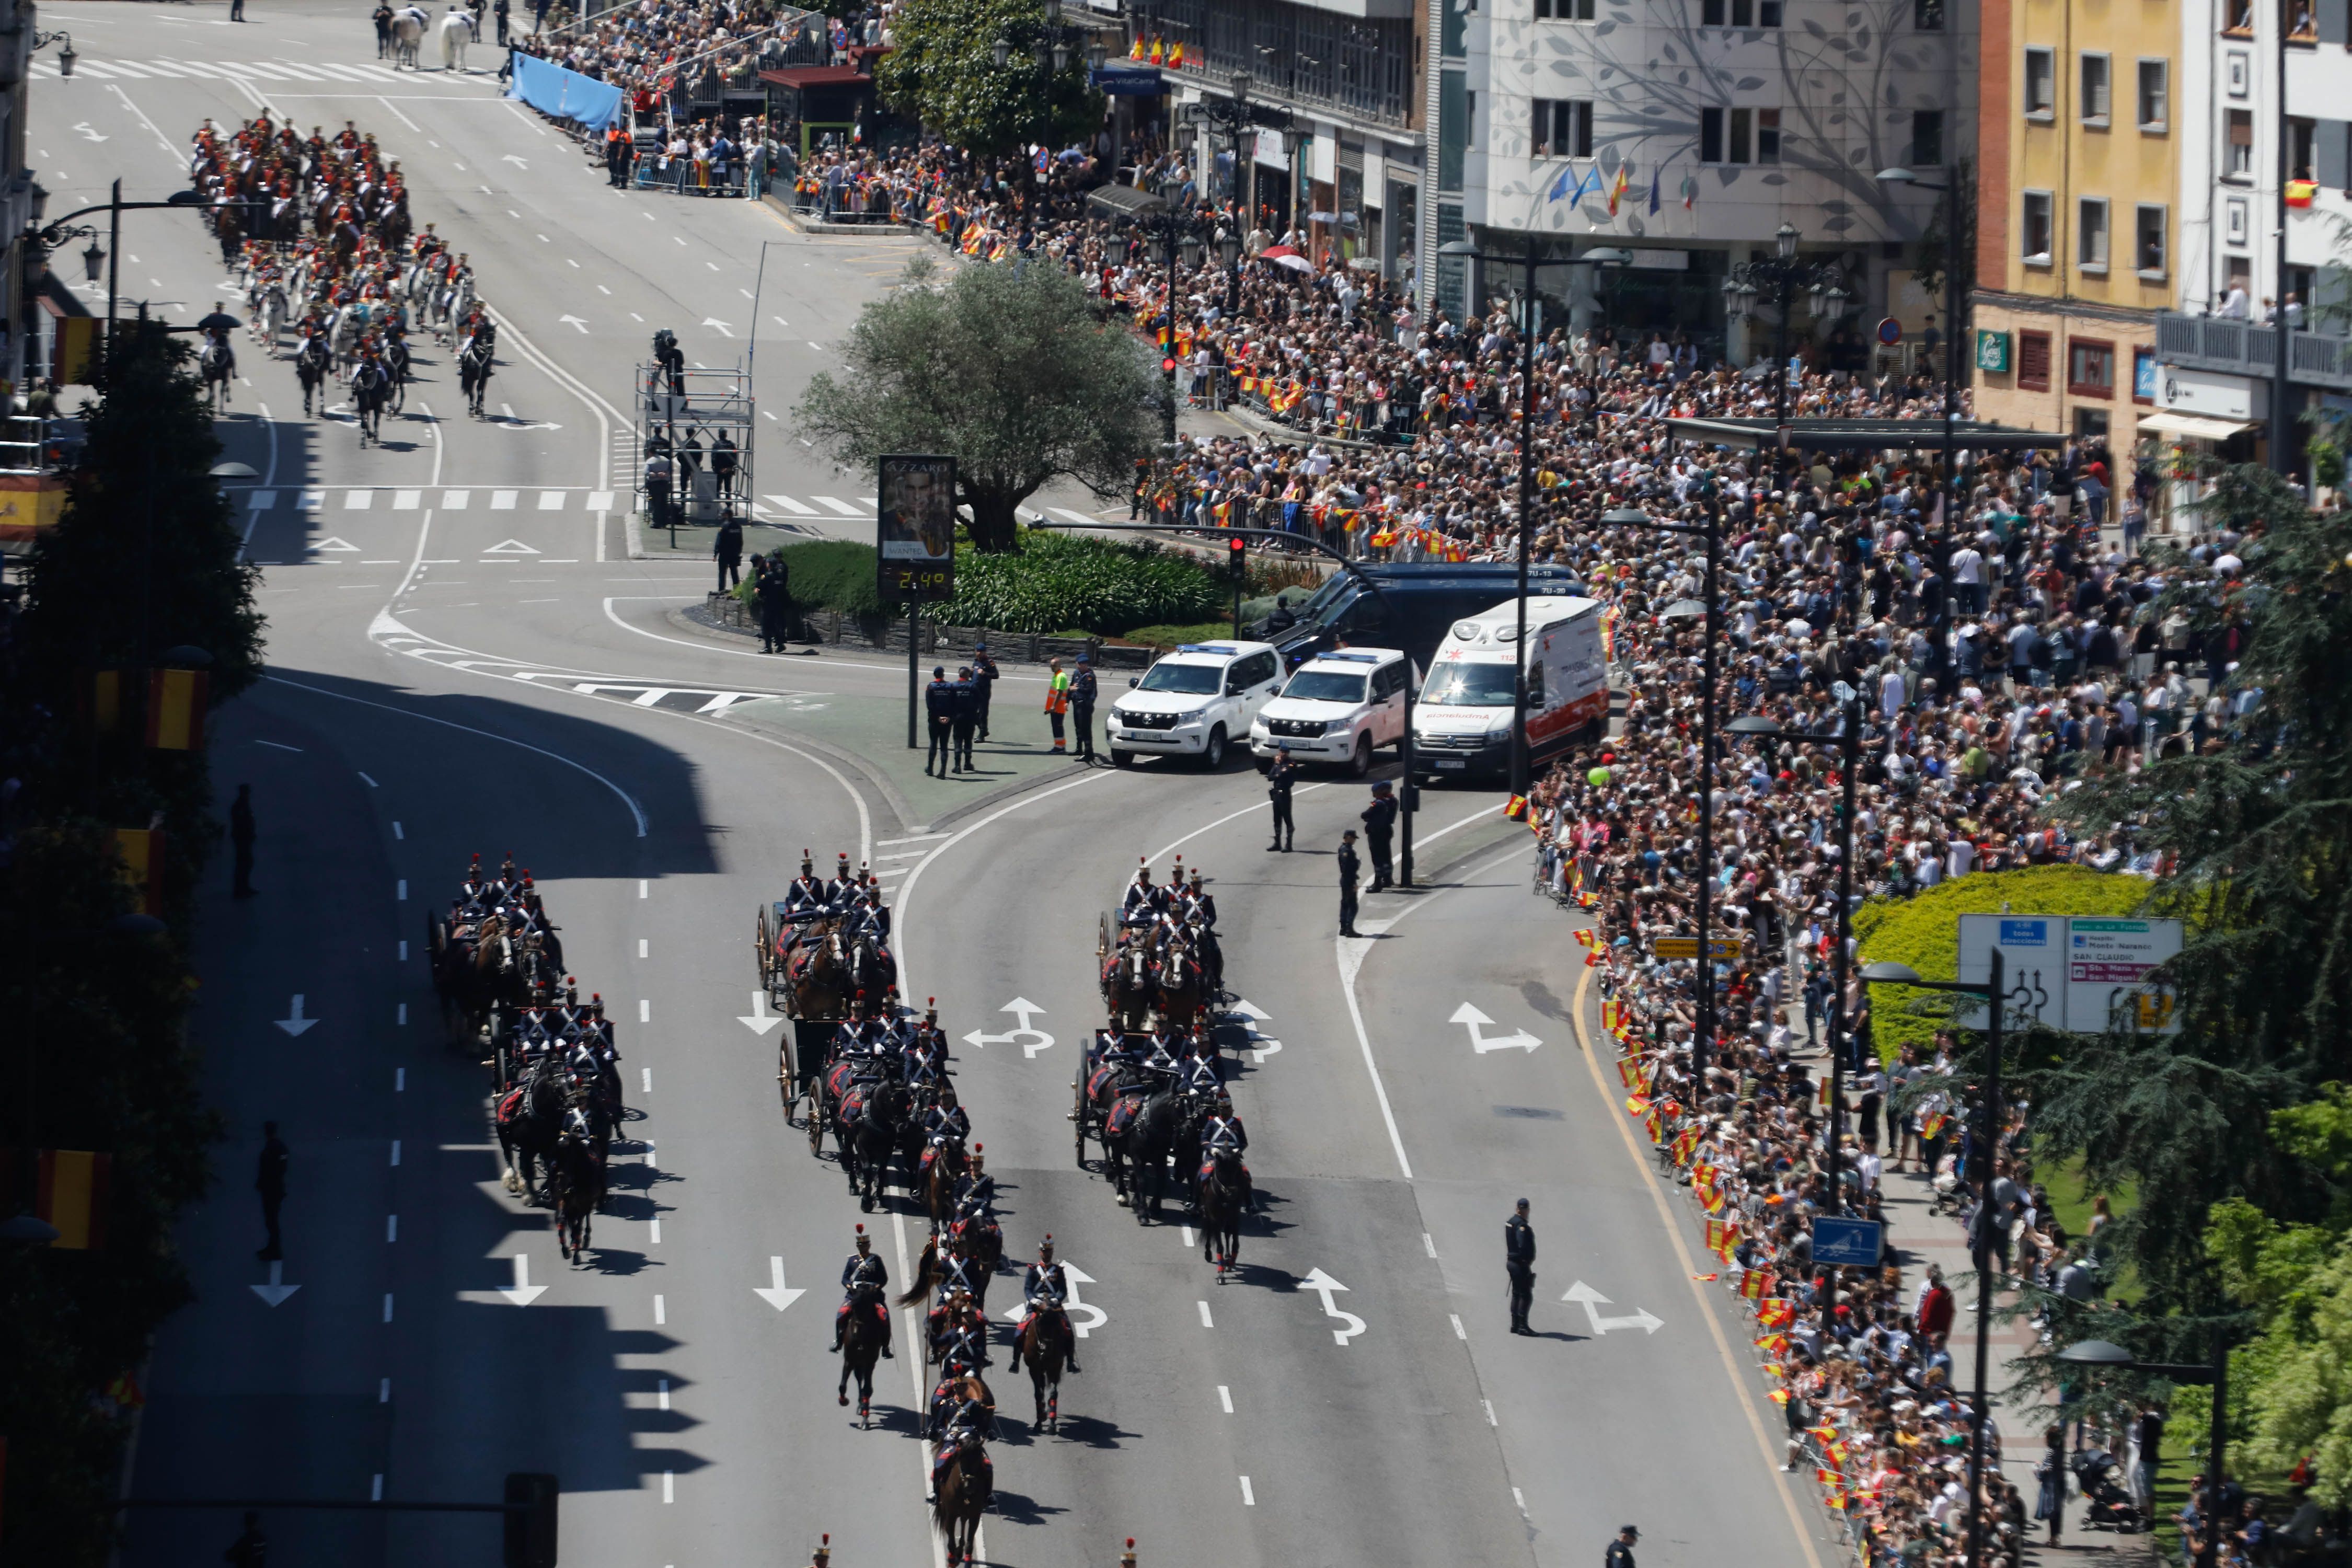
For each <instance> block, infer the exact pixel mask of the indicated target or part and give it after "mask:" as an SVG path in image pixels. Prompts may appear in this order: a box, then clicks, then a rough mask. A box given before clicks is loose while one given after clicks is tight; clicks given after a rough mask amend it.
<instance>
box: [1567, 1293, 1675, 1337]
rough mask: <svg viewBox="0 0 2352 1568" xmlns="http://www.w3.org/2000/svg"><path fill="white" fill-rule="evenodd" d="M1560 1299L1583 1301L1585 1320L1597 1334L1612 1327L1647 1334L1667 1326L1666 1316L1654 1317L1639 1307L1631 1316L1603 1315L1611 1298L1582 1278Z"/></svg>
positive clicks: (1603, 1332)
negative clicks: (1637, 1330)
mask: <svg viewBox="0 0 2352 1568" xmlns="http://www.w3.org/2000/svg"><path fill="white" fill-rule="evenodd" d="M1560 1300H1563V1301H1580V1302H1582V1303H1583V1304H1584V1319H1585V1321H1587V1322H1589V1323H1591V1325H1592V1331H1593V1332H1594V1333H1596V1334H1605V1333H1607V1332H1608V1331H1610V1330H1612V1329H1639V1330H1641V1331H1643V1333H1645V1334H1654V1333H1656V1332H1657V1331H1659V1330H1660V1329H1662V1328H1664V1326H1665V1320H1664V1318H1654V1317H1652V1316H1651V1315H1650V1314H1649V1313H1648V1312H1647V1311H1645V1310H1643V1309H1642V1308H1639V1307H1636V1308H1634V1309H1633V1316H1632V1317H1630V1318H1604V1317H1602V1316H1601V1308H1603V1307H1605V1306H1607V1305H1608V1304H1609V1298H1608V1297H1606V1296H1604V1295H1602V1294H1601V1292H1600V1291H1598V1290H1595V1289H1593V1288H1592V1287H1591V1286H1590V1285H1587V1284H1586V1283H1585V1282H1584V1281H1583V1280H1581V1279H1579V1280H1578V1281H1577V1282H1576V1283H1575V1284H1573V1285H1570V1287H1569V1288H1568V1291H1567V1293H1566V1294H1565V1295H1563V1296H1561V1297H1560Z"/></svg>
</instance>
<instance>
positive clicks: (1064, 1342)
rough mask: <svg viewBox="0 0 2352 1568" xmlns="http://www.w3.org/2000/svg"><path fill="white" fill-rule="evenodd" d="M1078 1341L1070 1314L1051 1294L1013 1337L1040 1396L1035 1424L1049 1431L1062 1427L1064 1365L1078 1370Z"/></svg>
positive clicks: (1073, 1370)
mask: <svg viewBox="0 0 2352 1568" xmlns="http://www.w3.org/2000/svg"><path fill="white" fill-rule="evenodd" d="M1013 1347H1014V1349H1015V1350H1016V1351H1017V1352H1019V1354H1020V1357H1021V1364H1022V1365H1024V1366H1025V1367H1027V1368H1028V1369H1029V1389H1030V1392H1031V1393H1032V1394H1034V1395H1035V1396H1036V1400H1037V1421H1036V1424H1037V1426H1041V1427H1043V1428H1044V1429H1045V1430H1046V1431H1048V1432H1056V1433H1057V1432H1059V1431H1061V1429H1062V1369H1063V1367H1064V1366H1065V1365H1069V1367H1070V1370H1071V1371H1072V1372H1076V1370H1077V1368H1076V1365H1074V1364H1071V1363H1070V1352H1071V1351H1072V1350H1073V1349H1075V1348H1076V1337H1075V1336H1074V1335H1073V1334H1072V1333H1071V1332H1070V1314H1069V1313H1068V1312H1067V1311H1066V1310H1063V1307H1062V1304H1061V1302H1059V1301H1057V1300H1053V1299H1051V1298H1050V1297H1049V1298H1048V1299H1047V1300H1046V1303H1045V1305H1044V1306H1043V1307H1040V1308H1038V1309H1037V1310H1034V1311H1033V1312H1031V1313H1030V1314H1029V1315H1028V1317H1026V1318H1024V1320H1022V1323H1021V1328H1020V1330H1019V1331H1018V1332H1016V1333H1015V1334H1014V1335H1013Z"/></svg>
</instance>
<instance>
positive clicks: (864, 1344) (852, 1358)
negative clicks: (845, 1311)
mask: <svg viewBox="0 0 2352 1568" xmlns="http://www.w3.org/2000/svg"><path fill="white" fill-rule="evenodd" d="M881 1305H882V1301H881V1298H880V1296H879V1295H878V1294H877V1293H876V1292H875V1291H874V1290H873V1289H871V1288H870V1287H860V1288H859V1289H858V1292H857V1295H856V1299H855V1300H852V1301H851V1302H850V1304H849V1321H847V1322H846V1323H845V1324H843V1325H842V1331H841V1384H840V1386H839V1387H837V1388H835V1390H834V1393H835V1395H836V1396H837V1397H838V1398H839V1399H840V1401H841V1403H842V1404H844V1405H846V1404H848V1403H849V1380H850V1379H851V1378H852V1377H855V1378H856V1379H857V1425H858V1426H859V1427H860V1428H865V1427H868V1426H873V1425H874V1416H873V1408H874V1363H876V1362H877V1361H878V1360H879V1359H880V1358H881V1355H882V1344H883V1342H884V1341H885V1340H886V1339H887V1338H888V1337H889V1332H890V1329H889V1324H888V1321H887V1319H883V1318H881V1317H880V1316H879V1315H878V1314H877V1313H876V1312H875V1311H874V1310H873V1309H875V1308H877V1307H880V1306H881ZM884 1310H886V1311H887V1308H886V1309H884Z"/></svg>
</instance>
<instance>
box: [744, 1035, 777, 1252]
mask: <svg viewBox="0 0 2352 1568" xmlns="http://www.w3.org/2000/svg"><path fill="white" fill-rule="evenodd" d="M735 1021H736V1022H737V1023H739V1024H740V1025H742V1026H744V1027H745V1028H747V1029H749V1030H751V1032H752V1033H753V1034H755V1035H757V1036H759V1037H761V1039H763V1040H764V1039H766V1038H767V1037H768V1031H769V1030H771V1029H772V1028H774V1027H776V1026H778V1025H780V1024H782V1022H783V1021H784V1020H783V1018H782V1016H779V1015H777V1014H774V1013H771V1012H769V1011H768V994H767V993H766V992H764V991H754V992H752V993H751V1016H750V1017H748V1018H746V1017H744V1016H742V1015H740V1014H738V1015H736V1018H735ZM777 1267H778V1268H782V1264H779V1265H777Z"/></svg>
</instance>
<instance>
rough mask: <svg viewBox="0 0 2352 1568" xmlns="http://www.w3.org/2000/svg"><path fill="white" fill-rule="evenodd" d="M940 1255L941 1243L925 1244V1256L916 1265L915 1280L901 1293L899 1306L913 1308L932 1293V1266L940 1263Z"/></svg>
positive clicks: (931, 1242)
mask: <svg viewBox="0 0 2352 1568" xmlns="http://www.w3.org/2000/svg"><path fill="white" fill-rule="evenodd" d="M939 1255H940V1248H939V1243H937V1242H935V1241H927V1242H925V1243H924V1244H923V1256H922V1257H921V1258H919V1260H918V1261H917V1262H916V1264H915V1278H914V1280H913V1281H912V1282H911V1283H910V1284H908V1287H907V1288H906V1289H904V1290H903V1291H901V1292H899V1295H898V1305H900V1306H901V1307H911V1306H913V1305H914V1304H915V1303H916V1302H918V1301H919V1300H923V1298H925V1297H926V1296H929V1294H930V1293H931V1282H932V1279H933V1276H932V1273H931V1266H932V1264H934V1263H935V1262H937V1261H938V1259H939Z"/></svg>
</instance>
